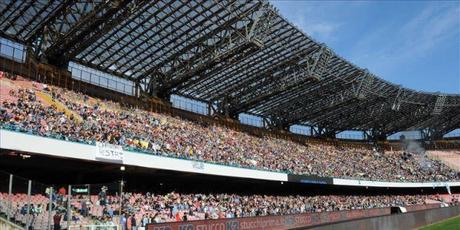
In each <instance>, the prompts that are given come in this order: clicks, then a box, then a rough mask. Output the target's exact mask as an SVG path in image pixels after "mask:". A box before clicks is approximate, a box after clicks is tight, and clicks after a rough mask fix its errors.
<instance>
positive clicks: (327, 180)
mask: <svg viewBox="0 0 460 230" xmlns="http://www.w3.org/2000/svg"><path fill="white" fill-rule="evenodd" d="M288 181H289V182H297V183H304V184H333V180H332V178H331V177H319V176H307V175H294V174H288Z"/></svg>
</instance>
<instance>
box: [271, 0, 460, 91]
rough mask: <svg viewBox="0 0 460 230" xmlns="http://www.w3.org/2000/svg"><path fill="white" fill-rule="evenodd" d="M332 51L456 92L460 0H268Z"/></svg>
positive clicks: (390, 75)
mask: <svg viewBox="0 0 460 230" xmlns="http://www.w3.org/2000/svg"><path fill="white" fill-rule="evenodd" d="M270 2H271V3H272V4H273V5H274V6H275V7H276V8H277V9H278V10H279V12H280V13H281V14H282V15H283V16H284V17H285V18H287V19H288V20H289V21H291V22H292V23H293V24H294V25H296V26H297V27H298V28H299V29H301V30H302V31H304V32H305V33H307V34H308V35H309V36H310V37H312V38H313V39H314V40H316V41H318V42H321V43H325V44H326V45H327V46H329V47H330V48H332V49H333V50H334V52H335V53H336V54H338V55H339V56H342V57H344V58H346V59H347V60H349V61H351V62H352V63H354V64H356V65H358V66H360V67H362V68H367V69H368V70H369V71H370V72H371V73H374V74H376V75H377V76H378V77H380V78H383V79H385V80H387V81H390V82H393V83H395V84H399V85H402V86H403V87H407V88H411V89H415V90H419V91H426V92H442V93H455V94H459V93H460V0H452V1H300V0H298V1H292V0H271V1H270Z"/></svg>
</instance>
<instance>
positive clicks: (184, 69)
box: [147, 4, 271, 95]
mask: <svg viewBox="0 0 460 230" xmlns="http://www.w3.org/2000/svg"><path fill="white" fill-rule="evenodd" d="M258 11H263V14H262V15H258V16H256V17H255V18H252V17H250V20H251V21H250V22H249V23H248V24H246V25H245V26H244V27H241V28H235V26H237V25H236V24H235V23H236V21H234V20H230V21H227V22H226V23H224V24H223V25H222V26H221V27H218V29H216V30H213V31H212V32H211V33H210V34H208V36H210V37H202V39H199V40H198V41H196V42H194V43H191V44H189V45H188V46H186V47H184V48H183V49H182V50H181V51H180V52H178V53H176V54H175V55H172V56H171V57H169V58H168V59H166V60H164V61H163V62H161V63H159V64H158V65H156V66H154V67H152V68H151V69H149V70H147V74H149V73H153V72H155V71H158V70H159V69H161V68H162V67H163V66H167V65H171V66H170V67H169V68H168V69H169V71H168V72H165V73H163V74H164V75H165V76H166V77H167V79H162V82H163V84H162V86H161V91H162V92H161V93H162V94H163V95H165V94H169V93H170V91H171V90H172V89H174V88H176V87H178V86H180V85H181V84H183V83H185V82H187V81H188V80H190V79H191V78H192V77H194V76H196V75H200V74H205V73H204V72H206V71H210V70H211V69H212V68H214V67H215V66H217V65H219V66H221V68H222V67H223V66H225V65H229V64H234V63H235V62H238V61H239V60H241V59H242V58H244V56H247V55H250V54H252V53H253V52H256V51H257V50H259V49H261V48H262V47H263V45H264V37H263V35H264V34H265V33H266V32H267V31H266V30H269V27H268V25H269V20H270V18H269V17H267V16H266V15H269V14H270V12H271V11H270V10H267V6H266V5H263V4H261V5H258V6H255V7H254V8H253V9H251V10H248V11H246V12H245V13H244V14H243V15H241V14H238V15H235V17H234V18H235V19H239V20H241V19H242V18H244V17H248V16H250V15H251V14H254V13H257V12H258ZM259 24H260V25H259ZM256 28H259V29H258V30H257V31H256ZM260 28H265V29H263V30H260ZM222 35H223V36H222ZM213 36H216V37H213ZM212 40H214V41H213V42H212V43H210V41H212ZM192 48H193V49H196V50H195V54H194V55H193V56H191V57H190V58H188V59H186V60H180V61H179V62H177V61H176V60H177V57H179V55H180V54H181V53H183V52H186V51H185V50H189V49H192ZM225 62H228V63H225ZM167 63H171V64H167ZM223 63H224V64H223Z"/></svg>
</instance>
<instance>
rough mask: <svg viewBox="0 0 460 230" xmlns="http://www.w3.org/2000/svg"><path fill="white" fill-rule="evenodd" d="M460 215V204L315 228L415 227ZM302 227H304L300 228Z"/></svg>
mask: <svg viewBox="0 0 460 230" xmlns="http://www.w3.org/2000/svg"><path fill="white" fill-rule="evenodd" d="M457 215H460V206H453V207H447V208H437V209H429V210H423V211H417V212H408V213H403V214H396V215H387V216H380V217H373V218H366V219H360V220H353V221H347V222H342V223H336V224H330V225H323V226H317V227H314V228H311V229H316V230H342V229H343V230H348V229H367V230H374V229H375V230H377V229H394V230H399V229H401V230H405V229H415V228H418V227H422V226H425V225H429V224H432V223H435V222H438V221H441V220H444V219H447V218H450V217H454V216H457ZM302 229H304V228H302Z"/></svg>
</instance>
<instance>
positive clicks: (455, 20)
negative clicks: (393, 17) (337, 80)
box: [350, 5, 460, 69]
mask: <svg viewBox="0 0 460 230" xmlns="http://www.w3.org/2000/svg"><path fill="white" fill-rule="evenodd" d="M459 15H460V7H454V8H452V7H451V8H449V7H444V6H435V7H433V6H431V5H430V6H427V7H425V8H424V9H423V10H422V11H421V12H420V13H419V14H418V15H416V16H415V17H413V18H412V19H410V20H409V21H407V22H405V23H404V22H402V23H401V25H399V24H389V25H386V26H385V27H381V28H378V29H376V30H374V31H370V33H368V34H364V35H363V36H362V38H361V39H360V40H359V41H358V42H357V43H356V44H355V45H354V48H353V49H352V54H351V55H350V56H351V59H352V60H354V61H355V62H357V63H365V64H366V65H367V67H369V68H370V69H371V68H375V69H388V68H392V67H393V68H400V66H401V65H404V63H405V62H407V61H410V60H413V59H416V58H423V57H426V56H429V55H430V53H431V52H432V51H434V50H435V49H436V48H437V47H438V46H439V45H440V44H441V43H442V42H445V41H446V40H447V39H450V38H452V37H455V36H459V34H460V17H459Z"/></svg>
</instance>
